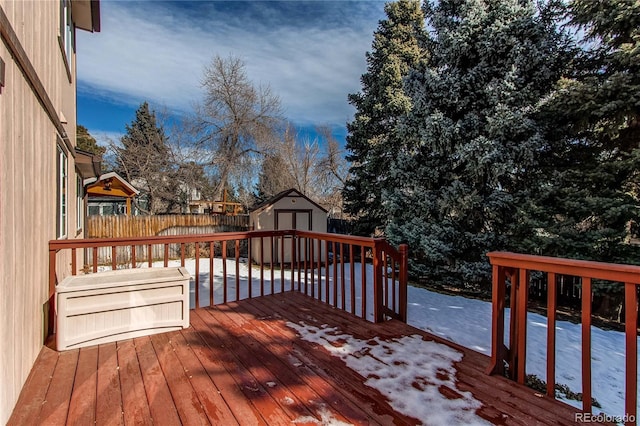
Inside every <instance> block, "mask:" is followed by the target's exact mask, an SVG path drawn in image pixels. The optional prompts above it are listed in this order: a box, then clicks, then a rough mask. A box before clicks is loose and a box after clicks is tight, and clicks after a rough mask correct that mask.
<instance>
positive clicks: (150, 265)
mask: <svg viewBox="0 0 640 426" xmlns="http://www.w3.org/2000/svg"><path fill="white" fill-rule="evenodd" d="M147 257H148V258H149V268H151V267H152V266H153V252H152V246H151V244H148V245H147Z"/></svg>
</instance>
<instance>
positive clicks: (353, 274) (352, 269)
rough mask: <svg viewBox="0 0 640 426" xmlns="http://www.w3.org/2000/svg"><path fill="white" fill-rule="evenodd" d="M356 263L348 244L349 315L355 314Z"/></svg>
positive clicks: (350, 245) (350, 246)
mask: <svg viewBox="0 0 640 426" xmlns="http://www.w3.org/2000/svg"><path fill="white" fill-rule="evenodd" d="M355 265H356V262H355V260H354V259H353V244H349V281H350V283H349V284H350V288H349V289H350V290H351V313H352V314H354V315H355V314H356V268H355Z"/></svg>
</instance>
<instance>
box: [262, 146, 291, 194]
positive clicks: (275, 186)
mask: <svg viewBox="0 0 640 426" xmlns="http://www.w3.org/2000/svg"><path fill="white" fill-rule="evenodd" d="M295 187H296V184H295V180H294V179H293V177H292V176H291V174H290V173H289V168H288V166H287V164H286V162H285V161H284V160H283V158H282V157H281V156H280V155H277V154H272V155H268V156H266V157H265V159H264V160H263V161H262V166H261V168H260V174H259V175H258V183H257V184H256V193H255V198H256V201H257V202H258V203H261V202H263V201H266V200H268V199H270V198H271V197H273V196H274V195H276V194H278V193H280V192H282V191H285V190H287V189H290V188H295Z"/></svg>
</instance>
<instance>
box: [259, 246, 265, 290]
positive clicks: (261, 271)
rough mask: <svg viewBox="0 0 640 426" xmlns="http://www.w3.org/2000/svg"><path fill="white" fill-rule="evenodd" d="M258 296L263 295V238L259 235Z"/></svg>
mask: <svg viewBox="0 0 640 426" xmlns="http://www.w3.org/2000/svg"><path fill="white" fill-rule="evenodd" d="M260 296H264V238H263V237H260Z"/></svg>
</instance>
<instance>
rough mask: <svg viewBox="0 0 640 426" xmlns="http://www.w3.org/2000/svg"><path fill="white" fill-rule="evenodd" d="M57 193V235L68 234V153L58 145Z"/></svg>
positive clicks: (63, 235) (62, 236)
mask: <svg viewBox="0 0 640 426" xmlns="http://www.w3.org/2000/svg"><path fill="white" fill-rule="evenodd" d="M56 179H57V185H56V194H57V206H56V211H57V220H56V228H57V236H58V238H64V237H66V236H67V154H66V153H65V152H64V151H63V150H62V148H60V145H57V161H56Z"/></svg>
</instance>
